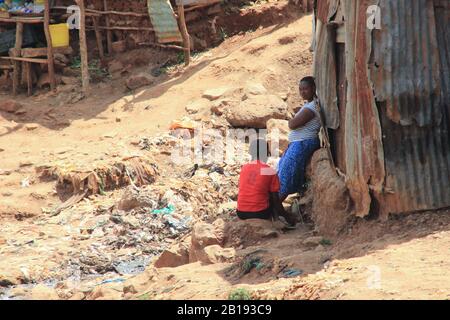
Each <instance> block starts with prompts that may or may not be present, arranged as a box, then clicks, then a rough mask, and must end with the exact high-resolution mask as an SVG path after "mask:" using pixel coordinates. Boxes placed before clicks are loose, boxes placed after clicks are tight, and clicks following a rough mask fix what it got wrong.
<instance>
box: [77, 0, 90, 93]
mask: <svg viewBox="0 0 450 320" xmlns="http://www.w3.org/2000/svg"><path fill="white" fill-rule="evenodd" d="M76 2H77V4H78V6H79V7H80V30H79V33H80V56H81V83H82V87H83V92H84V93H85V94H88V92H89V65H88V51H87V43H86V12H85V7H84V0H76Z"/></svg>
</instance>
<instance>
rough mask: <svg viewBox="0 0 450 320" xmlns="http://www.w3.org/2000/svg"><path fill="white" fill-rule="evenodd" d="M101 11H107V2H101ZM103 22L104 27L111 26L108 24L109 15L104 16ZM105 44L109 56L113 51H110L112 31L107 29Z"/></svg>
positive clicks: (104, 0) (106, 0) (105, 0)
mask: <svg viewBox="0 0 450 320" xmlns="http://www.w3.org/2000/svg"><path fill="white" fill-rule="evenodd" d="M103 9H104V10H105V11H108V0H103ZM105 21H106V27H107V28H109V27H110V26H111V25H110V22H109V15H106V16H105ZM106 43H107V46H108V54H110V55H111V54H112V52H113V49H112V31H111V30H109V29H107V31H106Z"/></svg>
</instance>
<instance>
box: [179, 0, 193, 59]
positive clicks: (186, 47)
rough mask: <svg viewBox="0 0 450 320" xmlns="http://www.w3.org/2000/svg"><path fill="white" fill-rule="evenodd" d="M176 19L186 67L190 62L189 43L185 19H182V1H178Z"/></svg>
mask: <svg viewBox="0 0 450 320" xmlns="http://www.w3.org/2000/svg"><path fill="white" fill-rule="evenodd" d="M178 18H179V19H180V29H181V36H182V37H183V44H184V64H185V65H186V66H188V65H189V63H190V62H191V42H190V39H189V33H188V30H187V27H186V19H185V17H184V4H183V1H182V0H178Z"/></svg>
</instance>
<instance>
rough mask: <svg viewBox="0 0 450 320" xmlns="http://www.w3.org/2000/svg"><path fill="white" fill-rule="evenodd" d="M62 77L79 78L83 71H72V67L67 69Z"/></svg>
mask: <svg viewBox="0 0 450 320" xmlns="http://www.w3.org/2000/svg"><path fill="white" fill-rule="evenodd" d="M62 75H63V76H65V77H79V76H81V71H80V70H79V69H72V68H70V67H66V68H64V69H63V71H62Z"/></svg>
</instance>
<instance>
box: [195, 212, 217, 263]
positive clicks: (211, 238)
mask: <svg viewBox="0 0 450 320" xmlns="http://www.w3.org/2000/svg"><path fill="white" fill-rule="evenodd" d="M224 237H225V222H224V221H223V220H221V219H219V220H217V221H215V222H214V224H208V223H204V222H199V223H197V224H196V225H195V226H194V228H193V230H192V236H191V247H190V250H189V262H190V263H192V262H197V261H200V259H201V258H202V257H203V256H204V251H203V249H204V248H206V247H208V246H212V245H219V246H221V245H222V243H223V242H224Z"/></svg>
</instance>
